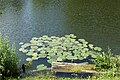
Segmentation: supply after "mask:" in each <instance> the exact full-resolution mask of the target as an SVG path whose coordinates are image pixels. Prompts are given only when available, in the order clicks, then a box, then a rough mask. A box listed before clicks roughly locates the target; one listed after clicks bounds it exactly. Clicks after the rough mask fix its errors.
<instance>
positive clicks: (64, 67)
mask: <svg viewBox="0 0 120 80" xmlns="http://www.w3.org/2000/svg"><path fill="white" fill-rule="evenodd" d="M52 70H53V71H55V72H67V73H72V72H76V73H80V72H83V71H84V72H85V70H87V72H88V73H95V70H94V65H93V64H88V63H65V62H53V63H52Z"/></svg>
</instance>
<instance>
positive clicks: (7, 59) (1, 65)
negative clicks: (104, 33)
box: [0, 35, 19, 78]
mask: <svg viewBox="0 0 120 80" xmlns="http://www.w3.org/2000/svg"><path fill="white" fill-rule="evenodd" d="M18 63H19V60H18V53H17V52H16V49H15V47H14V45H12V47H11V48H10V45H9V39H8V38H2V36H1V35H0V74H2V78H5V77H17V76H18V66H17V65H18Z"/></svg>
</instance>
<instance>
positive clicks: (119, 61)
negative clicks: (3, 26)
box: [93, 49, 120, 75]
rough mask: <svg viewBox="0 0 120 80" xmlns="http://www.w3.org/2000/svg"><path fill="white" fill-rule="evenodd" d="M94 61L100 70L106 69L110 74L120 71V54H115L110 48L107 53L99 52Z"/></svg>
mask: <svg viewBox="0 0 120 80" xmlns="http://www.w3.org/2000/svg"><path fill="white" fill-rule="evenodd" d="M93 62H94V64H95V66H96V68H95V69H96V70H98V71H106V72H107V73H108V74H109V75H110V74H114V73H117V72H120V56H118V55H113V54H112V53H111V50H110V49H108V52H107V53H106V52H102V53H101V54H97V55H96V59H95V60H93Z"/></svg>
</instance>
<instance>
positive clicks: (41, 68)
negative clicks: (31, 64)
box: [37, 64, 47, 71]
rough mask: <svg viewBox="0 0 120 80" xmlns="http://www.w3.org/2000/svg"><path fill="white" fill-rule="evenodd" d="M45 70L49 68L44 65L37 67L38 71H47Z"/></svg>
mask: <svg viewBox="0 0 120 80" xmlns="http://www.w3.org/2000/svg"><path fill="white" fill-rule="evenodd" d="M45 69H47V66H45V65H44V64H40V65H38V66H37V70H38V71H41V70H45Z"/></svg>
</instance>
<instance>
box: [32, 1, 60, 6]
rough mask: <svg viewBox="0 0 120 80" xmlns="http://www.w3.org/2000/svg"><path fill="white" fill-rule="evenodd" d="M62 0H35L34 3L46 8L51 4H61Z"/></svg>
mask: <svg viewBox="0 0 120 80" xmlns="http://www.w3.org/2000/svg"><path fill="white" fill-rule="evenodd" d="M60 2H61V1H60V0H33V4H35V6H36V7H41V8H45V7H47V6H49V5H56V4H59V3H60Z"/></svg>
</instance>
